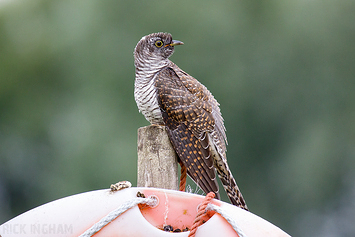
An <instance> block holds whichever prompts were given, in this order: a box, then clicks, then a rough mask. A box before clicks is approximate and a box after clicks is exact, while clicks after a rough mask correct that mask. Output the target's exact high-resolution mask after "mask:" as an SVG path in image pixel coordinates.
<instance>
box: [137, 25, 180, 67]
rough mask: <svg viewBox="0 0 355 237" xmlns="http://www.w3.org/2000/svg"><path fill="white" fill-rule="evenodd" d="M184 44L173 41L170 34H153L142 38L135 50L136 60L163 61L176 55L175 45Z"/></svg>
mask: <svg viewBox="0 0 355 237" xmlns="http://www.w3.org/2000/svg"><path fill="white" fill-rule="evenodd" d="M182 44H184V43H183V42H181V41H178V40H173V38H172V36H171V34H169V33H163V32H160V33H153V34H150V35H146V36H144V37H142V39H141V40H140V41H139V42H138V44H137V46H136V48H135V49H134V57H135V60H137V59H138V58H139V60H144V61H145V60H148V61H163V60H166V59H168V58H169V57H170V56H171V55H172V54H173V53H174V46H175V45H182Z"/></svg>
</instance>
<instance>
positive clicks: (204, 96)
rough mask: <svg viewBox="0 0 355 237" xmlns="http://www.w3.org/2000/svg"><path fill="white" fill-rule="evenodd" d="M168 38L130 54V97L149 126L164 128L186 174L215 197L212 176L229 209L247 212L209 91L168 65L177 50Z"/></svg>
mask: <svg viewBox="0 0 355 237" xmlns="http://www.w3.org/2000/svg"><path fill="white" fill-rule="evenodd" d="M182 44H183V43H182V42H181V41H177V40H173V39H172V36H171V34H169V33H153V34H150V35H147V36H144V37H143V38H142V39H141V40H140V41H139V42H138V44H137V46H136V47H135V49H134V65H135V68H136V80H135V85H134V98H135V100H136V103H137V106H138V108H139V110H140V112H141V113H142V114H143V115H144V116H145V118H146V119H147V120H148V121H149V122H150V123H151V124H159V125H164V126H165V127H166V129H167V132H168V136H169V138H170V141H171V143H172V145H173V147H174V149H175V151H176V153H177V155H178V157H179V159H180V164H182V165H184V166H186V168H187V173H188V175H189V176H190V177H191V178H192V179H193V180H194V182H195V183H196V184H197V185H198V186H199V187H200V188H201V189H202V190H203V191H204V192H205V193H208V192H214V193H215V194H216V197H217V198H219V190H218V183H217V180H216V171H217V173H218V176H219V178H220V179H221V181H222V184H223V187H224V189H225V190H226V192H227V195H228V197H229V199H230V201H231V202H232V204H234V205H236V206H239V207H241V208H243V209H246V210H248V208H247V205H246V203H245V201H244V198H243V196H242V194H241V192H240V190H239V188H238V186H237V184H236V182H235V180H234V178H233V175H232V173H231V171H230V169H229V167H228V164H227V158H226V143H227V137H226V133H225V127H224V124H223V118H222V115H221V112H220V109H219V104H218V102H217V101H216V99H215V98H214V97H213V95H212V94H211V93H210V92H209V91H208V89H207V88H206V87H205V86H204V85H202V84H201V83H200V82H198V81H197V80H196V79H195V78H193V77H192V76H190V75H189V74H187V73H186V72H184V71H183V70H181V69H180V68H179V67H178V66H177V65H175V64H174V63H173V62H172V61H170V60H169V57H170V56H171V55H172V54H173V52H174V46H176V45H182Z"/></svg>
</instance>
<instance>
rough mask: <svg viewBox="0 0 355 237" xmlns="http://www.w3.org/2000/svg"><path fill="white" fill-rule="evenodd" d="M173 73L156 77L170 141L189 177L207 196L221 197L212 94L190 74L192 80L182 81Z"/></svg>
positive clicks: (164, 70) (169, 69) (169, 72)
mask: <svg viewBox="0 0 355 237" xmlns="http://www.w3.org/2000/svg"><path fill="white" fill-rule="evenodd" d="M176 67H177V66H176ZM174 69H175V70H176V68H174ZM174 69H173V68H171V67H166V68H164V69H163V70H161V71H160V72H159V73H158V74H157V75H156V77H155V86H156V88H157V92H158V93H157V94H158V95H157V96H158V101H159V105H160V108H161V112H162V115H163V120H164V123H165V125H166V127H167V130H168V135H169V138H170V140H171V142H172V144H173V146H174V148H175V151H176V153H177V154H178V156H179V158H180V160H181V161H182V163H183V164H184V165H185V166H186V168H187V172H188V174H189V176H190V177H191V178H192V179H193V180H194V181H195V182H196V183H197V185H199V186H200V187H201V188H202V190H203V191H204V192H205V193H208V192H211V191H212V192H214V193H215V194H216V196H217V197H219V193H218V183H217V180H216V173H215V168H214V161H213V158H212V156H211V150H210V149H209V140H208V139H209V136H208V135H207V133H210V132H213V131H214V128H215V119H214V117H213V114H212V111H213V110H212V109H213V108H212V104H211V103H210V101H209V94H210V93H209V91H208V90H207V89H206V87H204V86H203V85H202V84H201V83H199V82H198V81H197V80H196V79H194V78H193V77H191V76H189V75H188V74H186V76H188V77H190V78H181V77H179V76H178V75H177V73H176V71H175V70H174ZM187 79H188V80H187Z"/></svg>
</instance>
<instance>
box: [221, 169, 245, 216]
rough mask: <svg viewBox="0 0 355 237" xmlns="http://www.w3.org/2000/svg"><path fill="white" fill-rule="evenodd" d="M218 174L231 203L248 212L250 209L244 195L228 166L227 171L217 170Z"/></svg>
mask: <svg viewBox="0 0 355 237" xmlns="http://www.w3.org/2000/svg"><path fill="white" fill-rule="evenodd" d="M217 173H218V176H219V178H220V179H221V181H222V184H223V187H224V189H225V190H226V192H227V195H228V198H229V200H230V201H231V203H232V204H233V205H235V206H238V207H240V208H243V209H245V210H247V211H248V210H249V209H248V207H247V204H246V203H245V200H244V198H243V195H242V193H241V192H240V190H239V188H238V185H237V183H236V182H235V179H234V178H233V175H232V173H231V172H230V170H229V168H228V166H227V169H224V170H220V169H218V168H217Z"/></svg>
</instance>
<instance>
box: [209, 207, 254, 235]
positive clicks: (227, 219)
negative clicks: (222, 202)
mask: <svg viewBox="0 0 355 237" xmlns="http://www.w3.org/2000/svg"><path fill="white" fill-rule="evenodd" d="M206 210H208V211H215V212H217V213H219V214H220V215H221V216H222V217H223V218H224V219H225V220H226V221H227V222H228V223H229V224H230V225H231V226H232V227H233V229H234V230H235V232H237V234H238V235H239V237H247V236H246V234H245V233H244V232H243V230H242V229H241V228H240V227H239V226H238V225H237V223H236V222H235V221H234V219H233V218H232V217H230V216H229V215H228V214H227V212H226V211H225V210H223V209H222V208H220V207H219V206H217V205H214V204H211V203H209V204H208V205H207V207H206Z"/></svg>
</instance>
